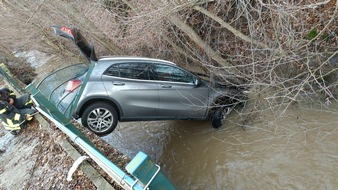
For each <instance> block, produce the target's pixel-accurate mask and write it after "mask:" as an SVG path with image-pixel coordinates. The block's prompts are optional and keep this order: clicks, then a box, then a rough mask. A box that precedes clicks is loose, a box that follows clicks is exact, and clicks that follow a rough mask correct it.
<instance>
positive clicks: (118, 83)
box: [113, 82, 125, 86]
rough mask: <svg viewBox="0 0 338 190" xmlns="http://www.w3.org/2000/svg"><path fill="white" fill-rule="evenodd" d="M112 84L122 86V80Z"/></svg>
mask: <svg viewBox="0 0 338 190" xmlns="http://www.w3.org/2000/svg"><path fill="white" fill-rule="evenodd" d="M113 85H115V86H124V85H125V84H124V82H113Z"/></svg>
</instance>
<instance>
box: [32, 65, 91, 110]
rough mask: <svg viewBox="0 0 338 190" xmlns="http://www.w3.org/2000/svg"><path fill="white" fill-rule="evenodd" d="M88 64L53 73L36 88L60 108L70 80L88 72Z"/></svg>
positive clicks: (65, 68) (71, 66)
mask: <svg viewBox="0 0 338 190" xmlns="http://www.w3.org/2000/svg"><path fill="white" fill-rule="evenodd" d="M88 68H89V65H88V64H83V63H79V64H73V65H70V66H66V67H64V68H62V69H59V70H57V71H54V72H52V73H51V74H49V75H48V76H46V77H45V78H44V79H42V80H41V81H40V83H38V84H37V86H36V88H37V89H38V90H39V91H40V92H41V94H42V95H44V96H45V97H46V98H48V100H49V101H50V102H51V103H52V104H53V105H55V106H56V107H58V105H57V104H58V103H59V99H60V97H61V96H62V94H63V93H64V90H65V87H66V85H67V83H68V81H69V80H71V79H76V78H79V77H80V76H82V75H83V74H85V73H86V72H87V70H88Z"/></svg>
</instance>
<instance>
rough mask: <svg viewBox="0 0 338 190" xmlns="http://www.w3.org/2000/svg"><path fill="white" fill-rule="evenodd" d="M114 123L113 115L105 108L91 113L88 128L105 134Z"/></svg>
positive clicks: (88, 118)
mask: <svg viewBox="0 0 338 190" xmlns="http://www.w3.org/2000/svg"><path fill="white" fill-rule="evenodd" d="M113 122H114V118H113V114H112V113H111V112H110V111H109V110H108V109H105V108H97V109H95V110H93V111H91V112H90V113H89V115H88V117H87V123H88V127H90V128H91V129H92V130H93V131H95V132H104V131H106V130H108V129H109V128H110V127H111V126H112V124H113Z"/></svg>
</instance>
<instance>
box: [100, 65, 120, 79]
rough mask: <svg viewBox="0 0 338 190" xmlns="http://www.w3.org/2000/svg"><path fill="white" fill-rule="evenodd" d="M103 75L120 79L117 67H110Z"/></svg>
mask: <svg viewBox="0 0 338 190" xmlns="http://www.w3.org/2000/svg"><path fill="white" fill-rule="evenodd" d="M103 74H104V75H108V76H113V77H120V71H119V66H118V65H112V66H110V67H109V68H108V69H107V70H106V71H105V72H104V73H103Z"/></svg>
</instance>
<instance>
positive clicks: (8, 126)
mask: <svg viewBox="0 0 338 190" xmlns="http://www.w3.org/2000/svg"><path fill="white" fill-rule="evenodd" d="M7 123H8V124H6V123H4V122H2V125H3V126H4V127H5V129H7V130H20V129H21V128H20V124H15V125H14V124H13V122H12V121H11V120H10V119H7Z"/></svg>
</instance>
